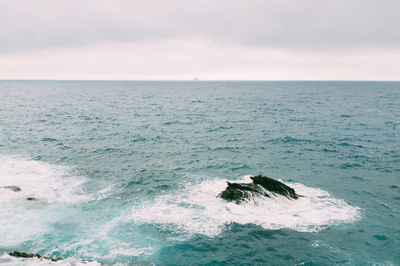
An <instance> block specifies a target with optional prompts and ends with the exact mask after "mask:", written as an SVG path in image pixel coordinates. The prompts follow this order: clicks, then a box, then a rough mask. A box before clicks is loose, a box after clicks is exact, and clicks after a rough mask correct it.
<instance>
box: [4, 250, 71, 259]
mask: <svg viewBox="0 0 400 266" xmlns="http://www.w3.org/2000/svg"><path fill="white" fill-rule="evenodd" d="M8 254H10V256H13V257H18V258H38V259H46V260H51V261H59V260H62V259H63V258H50V257H47V256H41V255H39V254H33V253H25V252H18V251H14V252H11V253H8Z"/></svg>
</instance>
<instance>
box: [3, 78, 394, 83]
mask: <svg viewBox="0 0 400 266" xmlns="http://www.w3.org/2000/svg"><path fill="white" fill-rule="evenodd" d="M0 81H132V82H135V81H140V82H301V81H304V82H400V80H368V79H364V80H363V79H0Z"/></svg>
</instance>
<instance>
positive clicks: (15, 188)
mask: <svg viewBox="0 0 400 266" xmlns="http://www.w3.org/2000/svg"><path fill="white" fill-rule="evenodd" d="M2 188H7V189H9V190H11V191H14V192H19V191H21V188H20V187H17V186H5V187H2Z"/></svg>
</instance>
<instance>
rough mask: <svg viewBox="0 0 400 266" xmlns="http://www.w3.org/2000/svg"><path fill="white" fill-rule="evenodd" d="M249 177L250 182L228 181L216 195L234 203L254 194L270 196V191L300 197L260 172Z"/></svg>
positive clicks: (291, 197) (289, 188)
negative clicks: (223, 188) (226, 185)
mask: <svg viewBox="0 0 400 266" xmlns="http://www.w3.org/2000/svg"><path fill="white" fill-rule="evenodd" d="M250 178H251V180H253V182H252V183H230V182H228V187H227V188H226V189H225V190H224V191H222V192H221V193H220V194H219V195H218V196H219V197H221V198H223V199H225V200H228V201H235V202H236V203H240V202H241V201H243V200H247V199H249V198H251V197H252V196H254V195H261V196H264V197H270V195H271V194H270V193H271V192H272V193H275V194H279V195H282V196H285V197H287V198H290V199H297V198H298V197H300V195H298V194H296V192H295V191H294V189H293V188H291V187H289V186H287V185H285V184H283V183H282V182H279V181H277V180H275V179H272V178H269V177H267V176H263V175H261V174H260V175H256V176H252V177H250Z"/></svg>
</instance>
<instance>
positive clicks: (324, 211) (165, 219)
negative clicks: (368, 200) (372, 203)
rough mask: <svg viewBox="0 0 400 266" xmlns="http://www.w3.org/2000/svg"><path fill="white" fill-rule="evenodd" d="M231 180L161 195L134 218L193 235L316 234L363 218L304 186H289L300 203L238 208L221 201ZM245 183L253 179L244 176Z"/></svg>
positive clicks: (271, 201)
mask: <svg viewBox="0 0 400 266" xmlns="http://www.w3.org/2000/svg"><path fill="white" fill-rule="evenodd" d="M227 181H228V180H221V179H220V180H208V181H203V182H201V183H199V184H196V185H187V186H186V187H185V188H183V189H181V190H180V191H175V192H174V193H171V194H165V195H161V196H159V197H158V198H156V199H155V200H154V201H148V202H146V203H143V204H140V205H138V206H134V207H133V209H132V219H133V220H134V221H135V222H137V223H153V224H158V225H159V226H161V227H165V228H166V229H171V227H174V228H175V230H178V231H181V232H186V233H189V234H204V235H208V236H216V235H218V234H219V233H220V232H221V231H222V230H223V229H224V228H225V226H226V225H229V224H231V223H238V224H255V225H259V226H261V227H263V228H265V229H271V230H275V229H283V228H288V229H292V230H295V231H301V232H316V231H320V230H323V229H325V228H327V227H328V226H330V225H334V224H339V223H351V222H354V221H355V220H357V219H358V217H359V213H360V209H359V208H358V207H353V206H350V205H349V204H347V203H346V202H345V201H344V200H342V199H337V198H334V197H333V196H331V195H330V194H329V193H328V192H327V191H324V190H321V189H318V188H313V187H308V186H305V185H303V184H300V183H287V182H285V183H286V184H287V185H289V186H291V187H293V188H294V189H295V190H296V192H297V193H298V194H300V195H303V196H304V197H301V198H299V199H297V200H291V199H288V198H286V197H283V196H274V197H271V198H265V197H263V198H261V197H256V198H254V199H252V200H249V201H248V202H244V203H242V204H240V205H238V204H235V203H234V202H227V201H225V200H223V199H221V198H219V197H217V195H218V194H219V193H220V192H221V191H223V190H224V189H225V188H226V182H227ZM236 181H237V180H236ZM243 181H244V182H250V181H251V180H250V178H249V176H245V177H244V180H243Z"/></svg>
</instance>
